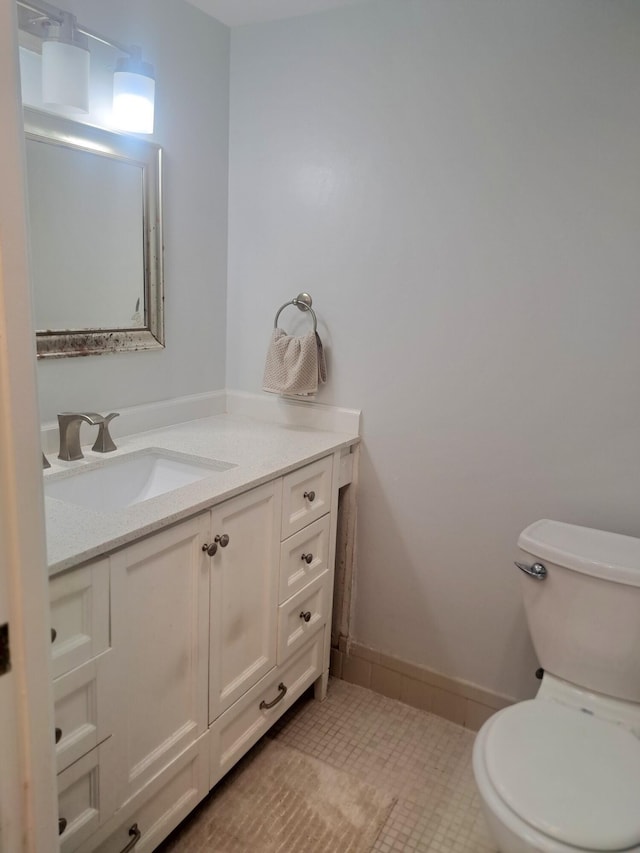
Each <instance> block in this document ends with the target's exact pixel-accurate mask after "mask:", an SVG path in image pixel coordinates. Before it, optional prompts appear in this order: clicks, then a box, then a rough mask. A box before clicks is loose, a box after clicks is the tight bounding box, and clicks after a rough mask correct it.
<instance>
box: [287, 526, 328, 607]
mask: <svg viewBox="0 0 640 853" xmlns="http://www.w3.org/2000/svg"><path fill="white" fill-rule="evenodd" d="M330 522H331V516H330V515H323V516H322V518H319V519H318V520H317V521H314V522H313V524H310V525H309V526H308V527H303V529H302V530H300V531H298V533H294V535H293V536H290V537H289V538H288V539H286V540H285V541H284V542H283V543H282V545H281V547H280V596H279V601H280V603H282V602H283V601H286V600H287V599H288V598H290V597H291V596H292V595H295V593H297V592H299V591H300V590H301V589H302V588H303V587H305V586H306V585H307V584H308V583H309V582H310V581H312V580H314V578H317V577H318V576H319V575H321V574H322V572H324V571H326V570H327V568H328V563H327V560H328V557H329V528H330Z"/></svg>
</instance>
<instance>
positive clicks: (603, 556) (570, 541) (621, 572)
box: [518, 518, 640, 586]
mask: <svg viewBox="0 0 640 853" xmlns="http://www.w3.org/2000/svg"><path fill="white" fill-rule="evenodd" d="M518 546H519V547H520V548H522V550H523V551H526V552H527V553H528V554H531V555H532V556H534V557H538V558H540V559H542V560H550V561H551V562H552V563H556V564H557V565H559V566H564V567H565V568H567V569H573V571H576V572H582V573H583V574H586V575H593V576H594V577H596V578H603V579H604V580H608V581H614V582H615V583H623V584H627V585H629V586H640V539H636V538H635V537H633V536H622V535H621V534H620V533H608V532H607V531H605V530H594V529H592V528H591V527H579V526H578V525H576V524H565V523H564V522H562V521H551V520H550V519H547V518H543V519H542V520H541V521H536V522H535V523H534V524H530V525H529V527H527V528H525V530H523V531H522V533H521V534H520V537H519V538H518Z"/></svg>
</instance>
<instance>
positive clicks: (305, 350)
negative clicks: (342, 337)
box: [262, 329, 327, 397]
mask: <svg viewBox="0 0 640 853" xmlns="http://www.w3.org/2000/svg"><path fill="white" fill-rule="evenodd" d="M326 381H327V365H326V361H325V357H324V348H323V346H322V341H321V340H320V336H319V335H318V333H317V332H307V334H306V335H301V336H300V337H294V336H293V335H288V334H287V333H286V332H284V331H283V330H282V329H274V330H273V333H272V335H271V340H270V342H269V348H268V350H267V360H266V364H265V368H264V378H263V380H262V388H263V390H264V391H269V392H271V393H272V394H289V395H292V396H300V397H308V396H309V395H311V394H315V393H316V391H317V390H318V382H320V383H324V382H326Z"/></svg>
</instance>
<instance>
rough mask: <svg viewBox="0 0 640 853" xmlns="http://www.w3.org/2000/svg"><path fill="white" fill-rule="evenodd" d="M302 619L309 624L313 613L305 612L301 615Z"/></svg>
mask: <svg viewBox="0 0 640 853" xmlns="http://www.w3.org/2000/svg"><path fill="white" fill-rule="evenodd" d="M300 618H301V619H304V621H305V622H309V621H310V620H311V611H310V610H303V611H302V613H301V614H300Z"/></svg>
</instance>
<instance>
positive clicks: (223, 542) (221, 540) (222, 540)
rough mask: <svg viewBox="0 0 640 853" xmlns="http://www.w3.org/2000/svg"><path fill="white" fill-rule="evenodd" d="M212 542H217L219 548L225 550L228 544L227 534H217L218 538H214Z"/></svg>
mask: <svg viewBox="0 0 640 853" xmlns="http://www.w3.org/2000/svg"><path fill="white" fill-rule="evenodd" d="M213 541H214V542H217V543H218V544H219V545H220V547H221V548H226V547H227V545H228V544H229V534H228V533H221V534H218V536H216V537H215V539H214V540H213Z"/></svg>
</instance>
